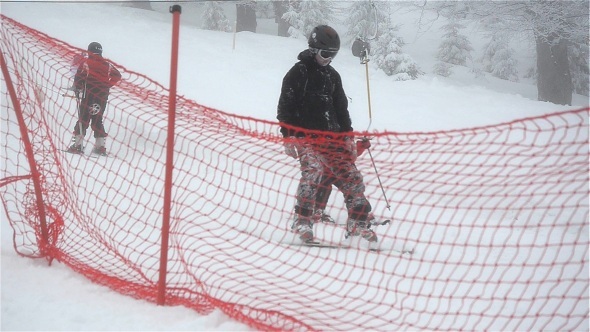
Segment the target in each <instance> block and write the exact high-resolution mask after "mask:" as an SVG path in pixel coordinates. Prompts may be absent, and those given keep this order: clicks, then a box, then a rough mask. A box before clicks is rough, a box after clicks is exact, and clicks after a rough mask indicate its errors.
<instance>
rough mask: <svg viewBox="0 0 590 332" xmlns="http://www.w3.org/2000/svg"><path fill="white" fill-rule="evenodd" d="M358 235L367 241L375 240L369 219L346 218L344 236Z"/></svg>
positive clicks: (375, 236)
mask: <svg viewBox="0 0 590 332" xmlns="http://www.w3.org/2000/svg"><path fill="white" fill-rule="evenodd" d="M350 236H360V237H361V238H363V239H365V240H366V241H368V242H377V235H376V234H375V232H374V231H373V230H372V229H371V224H370V222H369V221H359V220H354V219H348V221H347V222H346V237H347V238H348V237H350Z"/></svg>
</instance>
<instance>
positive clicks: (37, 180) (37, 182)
mask: <svg viewBox="0 0 590 332" xmlns="http://www.w3.org/2000/svg"><path fill="white" fill-rule="evenodd" d="M0 66H1V67H2V75H3V76H4V81H5V82H6V89H7V90H8V93H9V95H10V99H11V100H12V105H13V106H14V113H16V118H17V120H18V126H19V130H20V134H21V138H22V140H23V145H24V148H25V153H26V156H27V160H28V161H29V168H30V169H31V177H32V180H33V186H34V188H35V197H36V201H37V211H38V213H39V224H40V226H41V241H42V242H41V243H39V251H40V252H41V255H43V256H47V255H48V256H49V264H51V261H52V259H53V256H52V253H51V250H48V249H49V248H48V246H49V236H48V232H47V214H46V213H45V203H44V202H43V192H42V189H41V174H40V173H39V170H38V169H37V163H36V162H35V153H34V152H33V145H32V144H31V140H30V139H29V136H28V135H29V134H28V130H27V125H26V124H25V119H24V117H23V112H22V109H21V107H20V102H19V100H18V97H17V95H16V90H15V89H14V85H13V84H12V79H11V78H10V73H9V72H8V66H7V64H6V60H5V59H4V54H3V52H0Z"/></svg>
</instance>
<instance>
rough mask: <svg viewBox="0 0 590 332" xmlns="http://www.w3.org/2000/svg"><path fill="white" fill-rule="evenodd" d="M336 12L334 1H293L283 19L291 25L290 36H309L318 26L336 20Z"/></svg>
mask: <svg viewBox="0 0 590 332" xmlns="http://www.w3.org/2000/svg"><path fill="white" fill-rule="evenodd" d="M334 12H335V7H334V3H333V2H332V1H327V0H319V1H291V2H290V3H289V8H288V9H287V12H286V13H285V14H284V15H283V19H284V20H285V21H287V22H289V24H290V25H291V27H290V28H289V35H290V36H292V37H299V36H301V37H304V38H307V37H308V36H309V34H310V33H311V31H312V30H313V28H315V27H316V26H318V25H320V24H330V23H331V22H334Z"/></svg>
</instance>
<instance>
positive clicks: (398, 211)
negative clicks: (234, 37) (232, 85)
mask: <svg viewBox="0 0 590 332" xmlns="http://www.w3.org/2000/svg"><path fill="white" fill-rule="evenodd" d="M1 31H2V40H1V45H2V56H3V57H4V59H5V61H6V69H7V70H8V72H9V75H10V79H11V81H12V83H13V85H14V88H15V91H16V96H17V102H18V104H19V107H15V102H13V100H11V98H10V96H9V94H8V92H7V79H6V77H3V84H2V88H1V89H2V96H1V97H2V98H1V99H2V101H1V104H2V112H1V117H2V130H1V135H2V136H1V139H0V140H1V145H2V146H1V152H2V156H3V162H2V166H1V167H2V173H3V178H2V180H1V182H0V191H1V193H2V202H3V204H4V207H5V210H6V213H7V218H6V220H7V221H8V222H10V224H11V226H12V228H13V229H14V232H15V236H14V248H15V250H16V251H17V252H18V253H19V254H21V255H23V256H27V257H43V258H47V259H49V260H53V259H56V260H58V261H60V262H62V263H63V264H66V265H68V266H69V267H71V268H72V269H74V270H76V271H78V272H79V273H81V274H83V275H84V276H86V277H87V278H89V279H90V280H92V281H93V282H96V283H99V284H104V285H107V286H109V287H111V288H112V289H114V290H116V291H118V292H120V293H123V294H127V295H130V296H134V297H137V298H141V299H146V300H150V301H156V297H157V292H158V281H159V273H160V266H161V265H160V263H161V262H160V259H161V238H162V234H161V229H162V209H163V204H164V203H163V196H164V185H165V181H164V173H165V167H166V163H165V161H166V146H165V143H166V137H167V132H166V130H167V119H168V115H167V111H168V90H167V89H166V88H164V87H162V86H161V85H159V84H158V83H156V82H154V81H152V80H150V79H149V78H147V77H145V76H144V75H141V74H138V73H135V72H131V71H128V70H126V69H125V68H123V67H120V66H118V68H119V69H120V70H121V72H122V74H123V79H122V81H121V83H120V84H119V85H118V86H116V87H114V88H113V89H112V90H111V96H110V99H109V105H108V110H107V114H106V118H107V127H108V132H109V141H108V148H109V151H110V154H111V155H110V156H109V157H106V158H104V157H103V158H94V157H90V156H78V155H71V154H67V153H65V152H63V149H64V148H66V147H67V145H69V142H70V139H71V136H72V127H73V126H74V124H75V122H76V111H75V110H76V100H75V99H74V98H71V97H70V96H69V93H70V92H69V91H68V90H66V88H67V87H69V86H71V83H72V82H71V80H72V75H71V68H70V67H71V63H72V60H73V59H74V57H75V56H76V55H78V54H80V52H81V50H80V49H77V48H74V47H72V46H70V45H68V44H66V43H64V42H61V41H59V40H56V39H53V38H51V37H49V36H47V35H45V34H43V33H40V32H38V31H36V30H33V29H30V28H28V27H26V26H23V25H21V24H19V23H18V22H15V21H13V20H11V19H9V18H7V17H5V16H2V28H1ZM18 108H20V109H21V111H22V116H23V119H24V124H25V127H24V128H25V129H26V135H27V137H28V139H29V140H30V147H31V148H32V152H33V155H34V162H33V165H35V167H36V168H37V171H38V174H39V177H38V183H37V185H38V186H40V188H41V194H42V198H43V204H44V209H43V211H44V213H43V215H42V213H40V209H39V207H38V205H37V202H38V201H37V194H38V193H37V192H36V190H35V183H34V181H35V180H36V177H35V176H34V174H33V173H34V172H33V171H32V170H31V166H30V165H31V164H30V163H29V160H27V156H26V148H27V147H26V146H25V143H24V140H23V136H22V133H21V132H20V131H19V123H18V120H17V116H16V114H17V113H16V111H17V109H18ZM588 114H589V112H588V109H581V110H577V111H567V112H561V113H556V114H550V115H546V116H542V117H536V118H529V119H522V120H519V121H514V122H511V123H506V124H499V125H494V126H489V127H484V128H472V129H465V130H457V131H444V132H433V133H371V136H372V137H374V138H373V140H372V145H373V147H372V148H371V154H372V156H373V158H374V162H375V168H376V169H377V170H378V171H379V178H377V175H376V173H375V171H374V167H373V164H372V163H371V159H370V158H369V156H368V155H366V154H365V155H363V156H361V157H359V159H358V160H357V166H358V168H359V169H360V170H362V172H363V175H364V180H365V183H366V186H367V190H366V195H367V197H368V199H369V201H370V202H371V203H372V205H373V212H374V214H375V217H376V218H377V219H379V220H385V219H391V220H392V222H391V223H390V224H388V225H385V226H379V227H377V228H376V232H377V235H378V236H379V238H380V248H381V250H380V251H378V252H369V251H367V250H365V249H358V248H354V247H353V248H348V249H347V248H332V249H329V248H310V247H305V246H297V245H293V244H290V243H292V242H293V234H292V233H291V232H290V231H289V226H290V221H291V219H292V208H293V204H294V194H295V191H296V188H297V184H298V179H299V169H298V164H297V162H295V161H294V160H293V159H290V158H288V157H286V156H285V155H284V153H283V148H282V140H281V138H280V137H279V135H278V124H277V123H274V122H268V121H261V120H258V119H253V118H246V117H241V116H236V115H232V114H228V113H224V112H222V111H218V110H214V109H210V108H206V107H204V106H202V105H199V104H197V103H196V102H194V101H192V100H187V99H184V98H178V100H177V115H176V120H177V121H176V124H175V126H176V137H175V139H176V142H175V147H174V152H175V154H174V169H173V180H174V181H173V186H172V205H171V220H170V234H169V249H168V254H167V258H168V261H167V274H166V275H167V285H166V304H181V305H185V306H187V307H191V308H193V309H195V310H197V311H198V312H200V313H208V312H210V311H211V310H213V309H215V308H218V309H221V310H223V311H224V312H225V313H226V314H227V315H229V316H231V317H233V318H234V319H237V320H239V321H241V322H244V323H246V324H248V325H250V326H252V327H254V328H257V329H264V330H400V329H416V330H447V329H450V330H582V329H588V291H589V290H588V246H589V240H588V217H589V215H588V211H589V208H588V207H589V202H588V194H589V188H588V172H589V167H588V158H589V150H588V130H589V126H588ZM89 136H90V134H88V135H87V139H89ZM87 150H90V148H88V149H87ZM379 182H381V184H382V186H383V191H382V189H381V187H380V185H379ZM384 197H387V200H386V199H385V198H384ZM387 203H389V205H391V209H388V208H387V205H388V204H387ZM327 210H328V211H330V213H331V214H332V216H333V217H334V218H335V219H336V221H337V223H343V222H345V220H346V211H345V209H344V204H343V198H342V195H341V194H339V193H337V192H336V191H335V192H334V193H333V194H332V197H331V198H330V201H329V204H328V209H327ZM43 221H44V222H45V224H43ZM314 231H315V235H316V236H317V238H318V239H320V240H322V241H323V242H326V243H330V244H335V245H336V244H338V243H340V242H342V240H343V239H344V226H342V225H327V224H318V225H316V226H315V229H314ZM410 248H411V249H414V252H413V253H412V254H403V253H400V251H401V250H404V249H410Z"/></svg>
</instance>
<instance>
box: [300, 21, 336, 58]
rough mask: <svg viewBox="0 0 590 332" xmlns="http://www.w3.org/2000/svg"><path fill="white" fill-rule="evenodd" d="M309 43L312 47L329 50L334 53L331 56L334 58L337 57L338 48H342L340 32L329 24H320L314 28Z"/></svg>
mask: <svg viewBox="0 0 590 332" xmlns="http://www.w3.org/2000/svg"><path fill="white" fill-rule="evenodd" d="M307 43H308V45H309V48H311V49H317V50H324V51H329V52H330V53H332V54H333V55H332V56H331V57H332V58H333V57H335V56H336V54H337V53H338V50H340V37H338V32H336V30H334V29H333V28H332V27H330V26H327V25H318V26H317V27H315V28H313V31H312V32H311V34H310V35H309V39H308V40H307Z"/></svg>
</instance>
